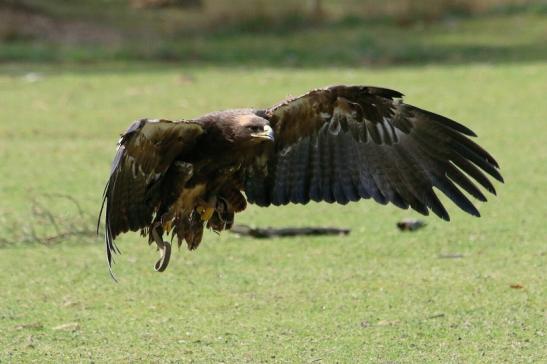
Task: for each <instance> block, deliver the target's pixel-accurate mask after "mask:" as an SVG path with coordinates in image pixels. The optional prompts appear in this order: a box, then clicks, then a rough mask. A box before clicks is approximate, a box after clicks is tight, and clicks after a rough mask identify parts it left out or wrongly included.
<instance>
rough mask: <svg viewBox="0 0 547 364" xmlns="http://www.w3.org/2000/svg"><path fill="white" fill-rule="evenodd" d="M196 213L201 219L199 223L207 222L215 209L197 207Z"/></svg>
mask: <svg viewBox="0 0 547 364" xmlns="http://www.w3.org/2000/svg"><path fill="white" fill-rule="evenodd" d="M197 211H198V213H199V216H200V217H201V221H209V219H210V218H211V217H213V213H214V212H215V209H214V208H213V207H199V208H198V209H197Z"/></svg>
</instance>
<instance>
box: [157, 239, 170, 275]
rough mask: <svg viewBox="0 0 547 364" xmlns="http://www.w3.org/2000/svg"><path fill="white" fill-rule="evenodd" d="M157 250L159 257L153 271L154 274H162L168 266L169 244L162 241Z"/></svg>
mask: <svg viewBox="0 0 547 364" xmlns="http://www.w3.org/2000/svg"><path fill="white" fill-rule="evenodd" d="M159 249H160V254H161V257H160V259H158V261H157V262H156V264H155V265H154V269H155V270H156V272H163V271H164V270H165V269H166V268H167V266H168V265H169V259H170V258H171V243H169V242H167V241H164V242H163V244H162V246H161V247H159Z"/></svg>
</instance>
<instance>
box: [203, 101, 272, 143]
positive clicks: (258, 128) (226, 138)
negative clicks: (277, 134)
mask: <svg viewBox="0 0 547 364" xmlns="http://www.w3.org/2000/svg"><path fill="white" fill-rule="evenodd" d="M196 121H197V122H198V123H200V124H201V125H202V126H203V127H204V128H205V130H206V135H207V138H209V139H210V141H211V143H212V145H216V146H221V145H226V144H229V145H231V146H232V147H236V148H243V149H246V148H253V147H255V146H258V145H264V144H271V143H273V141H274V131H273V128H272V127H271V126H270V122H269V120H267V119H265V118H263V117H261V116H260V115H258V114H257V113H255V112H254V110H251V109H234V110H225V111H219V112H214V113H210V114H207V115H205V116H203V117H201V118H199V119H197V120H196Z"/></svg>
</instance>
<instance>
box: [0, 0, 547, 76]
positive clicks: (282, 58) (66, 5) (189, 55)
mask: <svg viewBox="0 0 547 364" xmlns="http://www.w3.org/2000/svg"><path fill="white" fill-rule="evenodd" d="M546 13H547V2H545V1H543V0H481V1H473V0H436V1H435V0H421V1H412V0H393V1H375V0H342V1H335V0H300V1H296V0H277V1H267V0H254V1H245V0H233V1H223V0H80V1H70V0H48V1H41V0H0V42H2V47H1V48H0V61H2V62H20V61H26V62H82V63H84V62H85V63H89V62H103V61H133V60H138V61H161V62H184V63H206V64H222V65H242V64H243V65H268V66H273V67H280V66H319V65H322V66H340V65H343V66H360V65H379V66H386V65H398V64H424V63H459V62H474V61H487V62H496V61H531V60H540V59H545V57H546V53H547V47H545V41H546V39H545V27H546V24H545V14H546Z"/></svg>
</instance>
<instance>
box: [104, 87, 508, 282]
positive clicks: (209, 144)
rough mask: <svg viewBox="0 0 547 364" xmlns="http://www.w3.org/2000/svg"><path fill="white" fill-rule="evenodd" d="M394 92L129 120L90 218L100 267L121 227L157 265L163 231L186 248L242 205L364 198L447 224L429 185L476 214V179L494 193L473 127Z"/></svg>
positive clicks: (228, 223)
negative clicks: (99, 246)
mask: <svg viewBox="0 0 547 364" xmlns="http://www.w3.org/2000/svg"><path fill="white" fill-rule="evenodd" d="M402 97H403V94H402V93H400V92H397V91H394V90H390V89H387V88H381V87H371V86H346V85H339V86H331V87H326V88H322V89H315V90H312V91H310V92H308V93H306V94H304V95H302V96H299V97H294V98H289V99H286V100H284V101H282V102H280V103H278V104H277V105H275V106H273V107H271V108H268V109H230V110H225V111H218V112H212V113H209V114H206V115H204V116H201V117H198V118H195V119H192V120H177V121H171V120H165V119H140V120H137V121H135V122H133V123H132V124H131V125H130V126H129V128H128V129H127V131H126V132H125V133H123V134H122V135H121V139H120V140H119V142H118V148H117V152H116V155H115V157H114V161H113V162H112V168H111V172H110V177H109V178H108V182H107V184H106V187H105V189H104V193H103V203H102V207H101V210H100V212H99V221H98V225H97V232H99V226H100V223H101V217H102V215H103V210H104V215H105V228H104V231H105V232H104V239H105V244H106V256H107V261H108V266H109V269H110V273H111V274H112V262H113V255H114V254H115V253H119V250H118V248H117V246H116V244H115V242H114V239H115V238H116V237H117V236H118V235H120V234H121V233H125V232H127V231H140V233H141V234H142V236H144V237H148V242H149V244H153V243H155V244H156V246H157V249H158V250H159V252H160V258H159V260H158V261H157V262H156V263H155V270H156V271H158V272H162V271H164V270H165V269H166V267H167V265H168V263H169V258H170V255H171V244H170V243H169V242H168V241H165V240H164V238H163V236H164V235H171V241H173V239H174V238H175V237H176V238H177V242H178V245H179V247H180V246H181V245H182V243H183V242H184V241H185V242H186V244H187V246H188V249H190V250H193V249H196V248H197V247H198V246H199V244H200V242H201V240H202V237H203V230H204V229H205V228H208V229H211V230H213V231H215V232H221V231H223V230H227V229H230V228H231V227H232V226H233V223H234V215H235V214H236V213H238V212H241V211H243V210H245V208H246V206H247V204H248V203H251V204H256V205H258V206H263V207H267V206H272V205H273V206H280V205H287V204H289V203H295V204H307V203H308V202H310V201H317V202H319V201H324V202H327V203H339V204H343V205H344V204H347V203H349V202H350V201H358V200H361V199H372V200H374V201H375V202H377V203H380V204H383V205H385V204H388V203H392V204H393V205H395V206H397V207H400V208H402V209H407V208H409V207H410V208H412V209H414V210H416V211H417V212H419V213H421V214H424V215H428V214H429V212H430V211H433V213H434V214H435V215H437V216H438V217H440V218H441V219H444V220H447V221H448V220H450V217H449V214H448V212H447V210H446V209H445V207H444V206H443V204H442V203H441V201H440V200H439V198H438V196H437V193H436V192H437V191H440V192H442V193H444V194H445V195H446V196H447V197H448V198H449V199H450V200H452V201H453V202H454V204H456V205H457V206H458V207H459V208H460V209H462V210H463V211H465V212H467V213H469V214H471V215H473V216H480V214H479V211H478V210H477V208H476V207H475V206H474V205H473V203H472V202H471V201H470V199H469V197H468V196H472V197H474V198H475V199H477V200H480V201H486V196H485V195H484V193H483V192H482V191H481V189H479V187H478V185H480V186H482V188H483V189H485V190H486V191H488V192H490V193H492V194H494V195H495V194H496V190H495V188H494V185H493V184H492V182H491V180H490V179H491V178H494V179H496V180H498V181H500V182H503V177H502V176H501V174H500V172H499V165H498V163H497V162H496V160H495V159H494V157H492V155H490V154H489V153H488V152H487V151H486V150H484V149H483V148H482V147H480V146H479V145H477V144H476V143H475V142H473V141H472V140H471V139H470V138H469V137H475V136H476V134H475V133H474V132H473V131H472V130H470V129H469V128H467V127H465V126H464V125H462V124H460V123H458V122H456V121H454V120H451V119H449V118H447V117H444V116H441V115H438V114H435V113H433V112H430V111H426V110H424V109H421V108H418V107H416V106H412V105H409V104H406V103H404V102H403V101H402ZM488 176H490V177H491V178H489V177H488ZM434 188H435V189H434ZM464 192H465V193H464Z"/></svg>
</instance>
